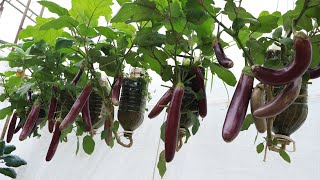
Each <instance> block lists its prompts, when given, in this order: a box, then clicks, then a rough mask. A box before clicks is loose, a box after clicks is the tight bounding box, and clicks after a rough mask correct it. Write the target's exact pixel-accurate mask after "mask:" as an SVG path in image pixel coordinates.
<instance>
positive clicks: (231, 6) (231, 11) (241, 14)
mask: <svg viewBox="0 0 320 180" xmlns="http://www.w3.org/2000/svg"><path fill="white" fill-rule="evenodd" d="M235 9H237V10H238V18H254V16H253V15H251V14H250V13H249V12H247V11H246V10H245V9H244V8H242V7H240V8H238V7H237V6H236V4H235V3H234V2H233V1H227V3H226V4H225V7H224V9H223V14H225V15H227V16H228V17H229V19H230V20H231V21H233V20H234V19H235V18H236V17H237V15H236V13H235Z"/></svg>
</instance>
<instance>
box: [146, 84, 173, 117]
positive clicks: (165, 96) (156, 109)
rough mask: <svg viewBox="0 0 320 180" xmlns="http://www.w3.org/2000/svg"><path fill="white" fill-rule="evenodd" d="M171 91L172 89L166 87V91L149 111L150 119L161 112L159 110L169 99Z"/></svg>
mask: <svg viewBox="0 0 320 180" xmlns="http://www.w3.org/2000/svg"><path fill="white" fill-rule="evenodd" d="M172 92H173V90H172V89H168V91H167V92H166V93H164V94H163V96H162V97H161V98H160V100H159V101H158V102H157V104H156V105H155V106H154V107H153V109H152V110H151V111H150V113H149V115H148V117H149V118H150V119H152V118H155V117H157V116H158V115H159V114H160V113H161V111H162V110H163V109H164V106H166V105H167V104H168V103H169V102H170V101H171V98H172Z"/></svg>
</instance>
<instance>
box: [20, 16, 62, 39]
mask: <svg viewBox="0 0 320 180" xmlns="http://www.w3.org/2000/svg"><path fill="white" fill-rule="evenodd" d="M52 20H54V18H42V17H39V16H38V17H37V18H36V21H37V24H36V25H35V26H27V28H25V29H24V30H22V31H20V33H19V39H24V38H30V37H33V38H34V41H35V42H39V41H41V40H43V41H45V42H46V43H48V44H49V45H55V43H56V38H57V37H61V36H62V32H63V31H62V29H59V30H55V29H49V30H40V27H41V26H42V25H43V24H45V23H47V22H49V21H52Z"/></svg>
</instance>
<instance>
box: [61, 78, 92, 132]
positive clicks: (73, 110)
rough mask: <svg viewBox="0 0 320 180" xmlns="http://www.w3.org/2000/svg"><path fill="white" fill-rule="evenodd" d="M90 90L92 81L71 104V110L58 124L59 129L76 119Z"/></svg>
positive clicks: (64, 127)
mask: <svg viewBox="0 0 320 180" xmlns="http://www.w3.org/2000/svg"><path fill="white" fill-rule="evenodd" d="M91 92H92V83H91V82H89V83H88V84H87V85H86V86H85V87H84V89H83V90H82V92H81V93H80V95H79V96H78V98H77V100H76V101H75V102H74V104H73V105H72V107H71V110H70V111H69V112H68V114H67V116H66V117H65V118H64V119H63V121H62V122H61V124H60V126H59V128H60V130H61V131H62V130H64V129H66V128H67V127H69V126H70V125H72V123H73V122H74V121H75V120H76V117H77V116H78V115H79V113H80V111H81V110H82V108H83V106H84V105H85V103H86V101H87V100H88V99H89V96H90V94H91Z"/></svg>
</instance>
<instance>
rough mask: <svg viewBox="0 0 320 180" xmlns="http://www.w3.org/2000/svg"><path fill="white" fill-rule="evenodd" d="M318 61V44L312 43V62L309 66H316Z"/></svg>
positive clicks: (319, 47) (319, 51)
mask: <svg viewBox="0 0 320 180" xmlns="http://www.w3.org/2000/svg"><path fill="white" fill-rule="evenodd" d="M319 63H320V46H319V45H318V44H317V43H313V44H312V63H311V65H310V67H312V68H314V67H317V66H318V65H319Z"/></svg>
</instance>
